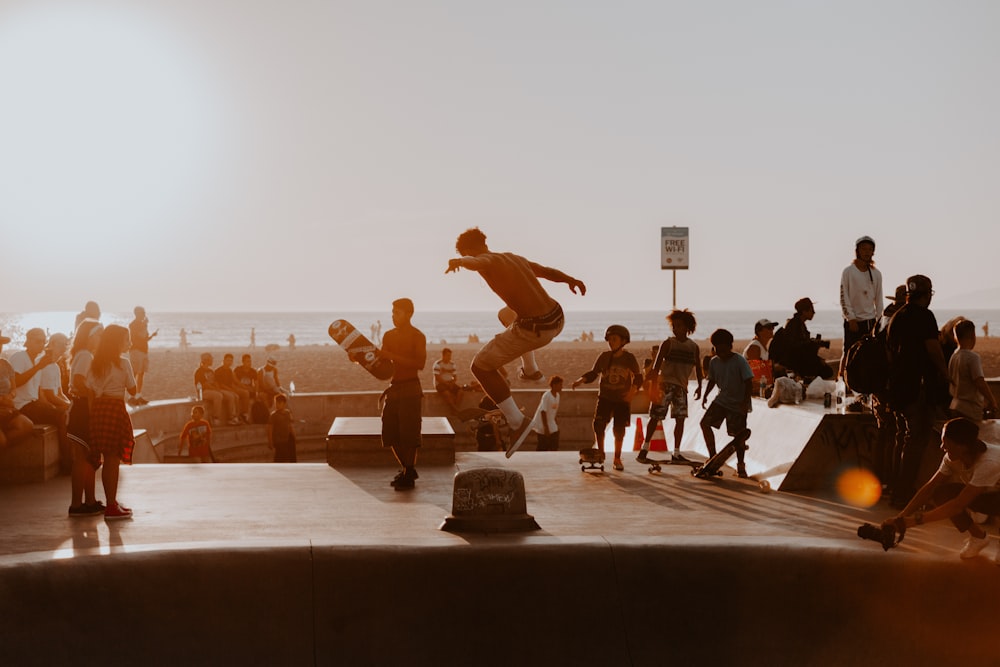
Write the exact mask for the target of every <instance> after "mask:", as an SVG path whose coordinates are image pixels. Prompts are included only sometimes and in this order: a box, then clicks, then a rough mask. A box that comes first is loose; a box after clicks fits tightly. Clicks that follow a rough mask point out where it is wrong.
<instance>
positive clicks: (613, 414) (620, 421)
mask: <svg viewBox="0 0 1000 667" xmlns="http://www.w3.org/2000/svg"><path fill="white" fill-rule="evenodd" d="M631 418H632V405H631V404H630V403H629V402H628V401H614V400H610V399H607V398H601V397H600V396H598V397H597V408H596V409H595V410H594V423H595V424H596V423H603V424H608V423H609V422H611V421H612V420H614V426H613V430H614V431H620V432H622V433H624V432H625V429H626V428H628V423H629V420H630V419H631Z"/></svg>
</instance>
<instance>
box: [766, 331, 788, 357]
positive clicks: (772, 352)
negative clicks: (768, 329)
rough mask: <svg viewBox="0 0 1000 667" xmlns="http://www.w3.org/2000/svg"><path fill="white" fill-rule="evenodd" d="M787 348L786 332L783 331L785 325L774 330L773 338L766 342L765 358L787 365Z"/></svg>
mask: <svg viewBox="0 0 1000 667" xmlns="http://www.w3.org/2000/svg"><path fill="white" fill-rule="evenodd" d="M788 348H789V345H788V332H787V331H785V327H778V330H777V331H775V332H774V338H772V339H771V342H770V343H768V346H767V358H768V359H770V360H771V361H773V362H776V363H779V364H781V365H782V366H787V365H788V359H787V357H788V353H789V351H790V350H789V349H788Z"/></svg>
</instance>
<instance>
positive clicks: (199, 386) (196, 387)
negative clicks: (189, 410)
mask: <svg viewBox="0 0 1000 667" xmlns="http://www.w3.org/2000/svg"><path fill="white" fill-rule="evenodd" d="M194 389H195V391H196V392H197V394H198V400H199V401H200V400H201V383H200V382H199V383H198V384H196V385H195V386H194Z"/></svg>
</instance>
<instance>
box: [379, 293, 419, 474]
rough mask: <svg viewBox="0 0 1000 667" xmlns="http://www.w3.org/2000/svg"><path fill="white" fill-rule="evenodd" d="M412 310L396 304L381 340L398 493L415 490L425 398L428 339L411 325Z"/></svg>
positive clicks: (385, 433)
mask: <svg viewBox="0 0 1000 667" xmlns="http://www.w3.org/2000/svg"><path fill="white" fill-rule="evenodd" d="M413 310H414V309H413V302H412V301H410V300H409V299H405V298H404V299H396V300H395V301H393V302H392V325H393V328H392V329H389V330H388V331H386V332H385V337H384V338H383V340H382V357H383V358H385V359H388V360H390V361H391V362H392V365H393V371H392V379H391V380H390V381H389V388H388V389H386V390H385V393H384V394H383V396H384V397H385V403H384V404H383V406H382V446H383V447H389V448H391V449H392V453H393V454H394V455H395V457H396V460H397V461H399V465H400V466H401V467H402V470H400V471H399V473H398V474H397V475H396V477H395V478H393V480H392V482H390V484H391V485H392V487H393V488H395V489H396V490H397V491H405V490H407V489H412V488H413V487H414V486H415V483H416V480H417V478H418V477H419V475H418V474H417V468H416V464H417V450H418V449H419V448H420V428H421V421H422V412H423V398H424V392H423V389H422V388H421V387H420V376H419V373H420V371H422V370H423V369H424V367H425V366H426V365H427V338H426V337H425V336H424V334H423V332H422V331H420V329H417V328H416V327H414V326H413V324H412V323H411V320H412V319H413Z"/></svg>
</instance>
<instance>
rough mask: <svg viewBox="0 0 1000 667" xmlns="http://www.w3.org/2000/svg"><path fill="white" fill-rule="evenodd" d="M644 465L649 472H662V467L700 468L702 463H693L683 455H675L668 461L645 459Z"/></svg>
mask: <svg viewBox="0 0 1000 667" xmlns="http://www.w3.org/2000/svg"><path fill="white" fill-rule="evenodd" d="M646 463H647V464H649V472H651V473H652V472H662V470H663V466H691V467H692V468H693V467H695V466H700V465H702V464H703V463H704V462H703V461H694V460H692V459H689V458H687V457H686V456H684V455H683V454H676V455H674V457H673V458H669V459H651V458H648V457H647V458H646Z"/></svg>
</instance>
